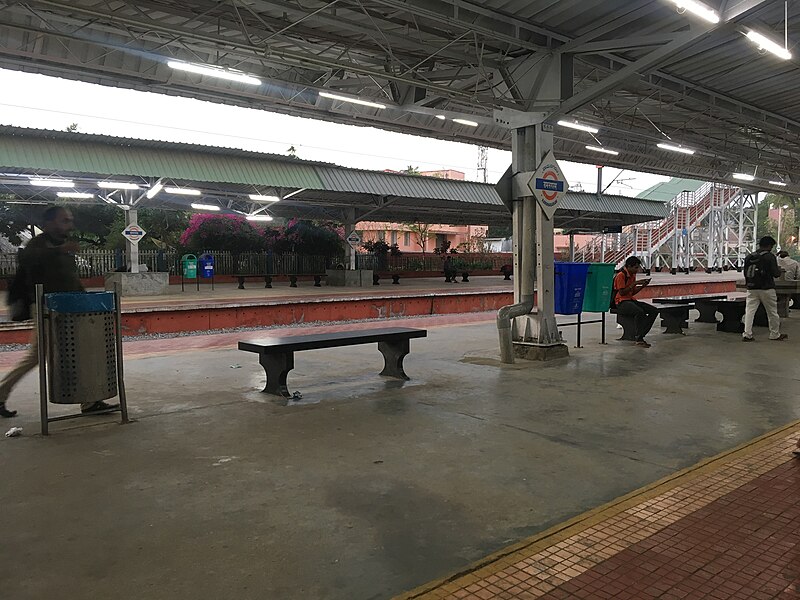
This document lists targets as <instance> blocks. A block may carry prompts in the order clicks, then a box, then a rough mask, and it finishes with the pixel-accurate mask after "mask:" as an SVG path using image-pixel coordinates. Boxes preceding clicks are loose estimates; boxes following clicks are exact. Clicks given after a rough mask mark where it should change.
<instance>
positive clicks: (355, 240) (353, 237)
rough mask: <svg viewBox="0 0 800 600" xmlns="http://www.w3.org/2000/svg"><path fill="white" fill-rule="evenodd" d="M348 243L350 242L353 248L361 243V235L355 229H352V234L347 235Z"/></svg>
mask: <svg viewBox="0 0 800 600" xmlns="http://www.w3.org/2000/svg"><path fill="white" fill-rule="evenodd" d="M347 243H348V244H350V247H351V248H356V247H357V246H358V245H359V244H360V243H361V237H360V236H359V235H358V233H356V232H355V231H352V232H351V233H350V235H348V236H347Z"/></svg>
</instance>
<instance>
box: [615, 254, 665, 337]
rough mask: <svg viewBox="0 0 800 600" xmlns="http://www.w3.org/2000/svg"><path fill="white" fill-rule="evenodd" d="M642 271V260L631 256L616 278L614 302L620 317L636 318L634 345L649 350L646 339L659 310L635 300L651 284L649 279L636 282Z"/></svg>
mask: <svg viewBox="0 0 800 600" xmlns="http://www.w3.org/2000/svg"><path fill="white" fill-rule="evenodd" d="M641 270H642V261H641V259H640V258H639V257H637V256H629V257H628V259H627V260H626V261H625V266H624V267H623V269H622V270H621V271H620V272H619V273H617V274H616V276H615V277H614V290H613V292H612V294H613V297H612V301H613V304H614V307H615V308H616V309H617V314H618V315H628V316H631V317H634V321H635V324H636V341H635V342H634V344H635V345H636V346H640V347H642V348H649V347H650V344H649V343H648V342H647V341H646V340H645V339H644V337H645V336H646V335H647V334H648V333H650V329H652V328H653V323H655V322H656V319H657V318H658V309H657V308H656V307H655V306H653V305H652V304H647V303H646V302H640V301H638V300H634V298H633V297H634V296H635V295H636V294H638V293H639V292H641V291H642V290H643V289H644V288H645V287H646V286H647V285H648V284H649V283H650V280H649V279H642V280H641V281H636V274H637V273H639V272H640V271H641Z"/></svg>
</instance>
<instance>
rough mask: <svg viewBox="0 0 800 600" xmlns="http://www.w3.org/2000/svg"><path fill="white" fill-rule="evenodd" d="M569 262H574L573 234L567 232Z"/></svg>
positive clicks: (572, 232)
mask: <svg viewBox="0 0 800 600" xmlns="http://www.w3.org/2000/svg"><path fill="white" fill-rule="evenodd" d="M569 262H575V232H574V231H570V232H569Z"/></svg>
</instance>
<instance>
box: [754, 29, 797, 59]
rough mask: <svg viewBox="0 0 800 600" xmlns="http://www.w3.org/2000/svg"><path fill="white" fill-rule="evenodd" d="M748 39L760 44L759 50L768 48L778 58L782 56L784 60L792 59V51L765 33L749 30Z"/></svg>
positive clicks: (757, 44)
mask: <svg viewBox="0 0 800 600" xmlns="http://www.w3.org/2000/svg"><path fill="white" fill-rule="evenodd" d="M747 39H748V40H750V41H751V42H753V43H754V44H755V45H756V46H758V49H759V50H766V51H767V52H771V53H772V54H774V55H775V56H777V57H778V58H782V59H783V60H791V58H792V53H791V52H789V50H788V49H787V48H784V47H783V46H781V45H780V44H778V43H777V42H774V41H772V40H771V39H769V38H768V37H767V36H765V35H761V34H760V33H758V32H757V31H753V30H752V29H751V30H750V31H748V32H747Z"/></svg>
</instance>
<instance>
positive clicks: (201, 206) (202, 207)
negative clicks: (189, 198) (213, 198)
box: [191, 202, 222, 210]
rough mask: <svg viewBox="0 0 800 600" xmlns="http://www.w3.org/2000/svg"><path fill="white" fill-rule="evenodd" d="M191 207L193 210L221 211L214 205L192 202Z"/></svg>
mask: <svg viewBox="0 0 800 600" xmlns="http://www.w3.org/2000/svg"><path fill="white" fill-rule="evenodd" d="M191 207H192V208H193V209H195V210H222V209H221V208H220V207H219V206H216V205H214V204H196V203H195V202H192V204H191Z"/></svg>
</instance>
